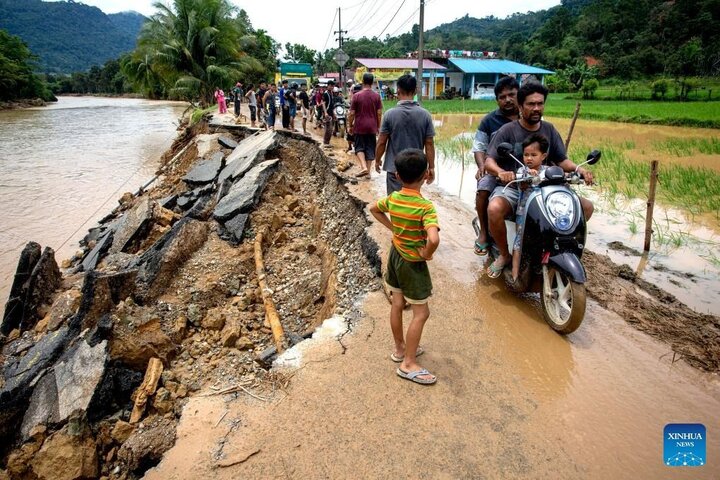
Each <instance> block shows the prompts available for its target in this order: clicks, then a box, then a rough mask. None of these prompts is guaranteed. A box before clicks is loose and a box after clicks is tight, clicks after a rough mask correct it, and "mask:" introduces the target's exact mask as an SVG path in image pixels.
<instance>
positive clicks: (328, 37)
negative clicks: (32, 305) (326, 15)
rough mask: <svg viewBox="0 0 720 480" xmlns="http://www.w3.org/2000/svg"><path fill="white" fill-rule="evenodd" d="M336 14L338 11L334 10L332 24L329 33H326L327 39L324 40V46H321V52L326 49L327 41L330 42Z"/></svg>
mask: <svg viewBox="0 0 720 480" xmlns="http://www.w3.org/2000/svg"><path fill="white" fill-rule="evenodd" d="M337 12H338V11H337V10H335V15H333V19H332V22H330V31H329V32H328V34H327V38H326V39H325V45H324V46H323V49H322V51H323V52H324V51H325V49H326V48H327V44H328V41H330V35H331V34H332V32H333V28H334V27H335V17H336V16H337Z"/></svg>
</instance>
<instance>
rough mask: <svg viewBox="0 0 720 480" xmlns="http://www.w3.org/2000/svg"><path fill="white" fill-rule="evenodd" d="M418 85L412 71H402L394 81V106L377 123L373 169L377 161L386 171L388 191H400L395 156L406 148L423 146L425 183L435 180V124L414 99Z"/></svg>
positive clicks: (400, 185)
mask: <svg viewBox="0 0 720 480" xmlns="http://www.w3.org/2000/svg"><path fill="white" fill-rule="evenodd" d="M416 89H417V80H415V77H413V76H412V75H403V76H402V77H400V78H399V79H398V81H397V90H398V99H399V100H400V101H399V102H398V104H397V106H396V107H394V108H391V109H390V110H388V111H387V113H385V116H384V117H383V120H382V125H381V126H380V136H379V137H378V141H377V147H376V149H375V170H376V171H377V172H378V173H380V165H381V163H380V162H381V161H382V158H383V155H384V156H385V161H384V162H383V163H382V169H383V170H385V171H386V172H387V177H386V185H387V193H388V195H390V194H391V193H392V192H399V191H400V189H401V188H402V183H401V182H400V179H399V178H397V177H396V176H395V157H396V156H397V155H398V154H399V153H400V152H402V151H403V150H405V149H406V148H417V149H419V150H425V156H426V157H427V161H428V179H427V183H432V182H433V180H435V143H434V141H433V137H434V136H435V128H434V127H433V122H432V116H430V113H429V112H428V111H427V110H425V109H424V108H422V107H421V106H420V104H419V103H417V102H415V101H413V95H415V90H416Z"/></svg>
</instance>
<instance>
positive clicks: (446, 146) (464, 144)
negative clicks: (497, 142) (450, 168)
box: [435, 132, 473, 196]
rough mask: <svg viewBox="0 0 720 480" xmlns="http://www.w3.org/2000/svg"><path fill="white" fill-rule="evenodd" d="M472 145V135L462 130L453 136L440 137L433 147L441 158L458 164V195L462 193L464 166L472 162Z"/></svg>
mask: <svg viewBox="0 0 720 480" xmlns="http://www.w3.org/2000/svg"><path fill="white" fill-rule="evenodd" d="M472 146H473V137H472V136H469V135H467V134H466V133H464V132H463V133H461V134H460V135H457V136H455V137H453V138H449V139H440V140H438V141H437V142H436V143H435V149H436V151H437V152H438V153H439V154H440V157H441V160H444V161H445V162H450V163H459V164H460V188H459V191H458V196H460V195H461V194H462V185H463V181H464V179H465V167H466V166H467V165H469V164H471V163H472V162H473V153H472ZM436 173H437V172H436Z"/></svg>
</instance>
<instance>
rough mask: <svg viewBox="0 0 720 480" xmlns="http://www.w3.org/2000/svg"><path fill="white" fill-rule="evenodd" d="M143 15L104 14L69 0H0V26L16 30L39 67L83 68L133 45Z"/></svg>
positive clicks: (66, 70) (51, 69) (59, 70)
mask: <svg viewBox="0 0 720 480" xmlns="http://www.w3.org/2000/svg"><path fill="white" fill-rule="evenodd" d="M143 21H144V17H143V16H142V15H140V14H139V13H135V12H127V13H120V14H115V15H106V14H105V13H103V12H102V11H101V10H100V9H98V8H96V7H90V6H87V5H84V4H81V3H74V2H42V1H40V0H21V1H19V0H0V29H4V30H6V31H7V32H9V33H10V34H13V35H17V36H19V37H20V38H22V39H23V41H24V42H25V43H27V45H28V46H29V47H30V50H31V51H32V52H33V53H34V54H35V55H37V57H38V61H37V63H38V67H39V68H38V69H39V70H40V71H44V72H54V73H70V72H76V71H84V70H87V69H89V68H90V67H91V66H93V65H101V64H103V63H105V62H106V61H107V60H110V59H117V58H118V57H119V56H120V55H121V54H123V53H125V52H129V51H131V50H132V49H133V48H135V40H136V38H137V34H138V32H139V30H140V27H141V25H142V23H143Z"/></svg>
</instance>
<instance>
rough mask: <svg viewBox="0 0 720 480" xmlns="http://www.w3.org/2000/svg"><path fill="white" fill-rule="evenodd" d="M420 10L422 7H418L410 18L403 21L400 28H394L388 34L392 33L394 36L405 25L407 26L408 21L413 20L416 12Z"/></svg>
mask: <svg viewBox="0 0 720 480" xmlns="http://www.w3.org/2000/svg"><path fill="white" fill-rule="evenodd" d="M419 10H420V7H418V8H416V9H415V11H414V12H413V13H412V14H411V15H410V16H409V17H408V18H406V19H405V21H404V22H403V23H401V24H400V26H399V27H398V28H396V29H395V30H393V31H392V33H388V35H390V36H391V37H394V36H395V34H396V33H398V32H399V31H400V30H402V29H403V27H405V25H407V23H408V22H409V21H410V20H412V19H413V18H415V14H416V13H418V11H419Z"/></svg>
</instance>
